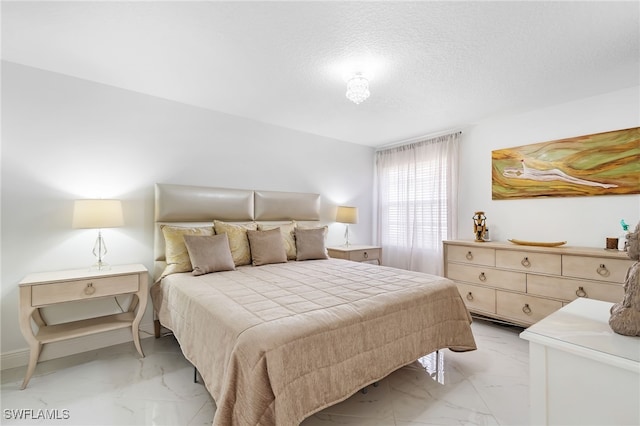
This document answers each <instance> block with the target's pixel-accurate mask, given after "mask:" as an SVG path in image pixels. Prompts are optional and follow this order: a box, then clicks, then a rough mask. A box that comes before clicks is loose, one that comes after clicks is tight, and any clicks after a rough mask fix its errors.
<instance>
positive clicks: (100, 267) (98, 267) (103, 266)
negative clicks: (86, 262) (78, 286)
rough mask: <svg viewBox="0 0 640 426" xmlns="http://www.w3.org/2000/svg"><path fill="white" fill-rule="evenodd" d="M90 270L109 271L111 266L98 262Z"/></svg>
mask: <svg viewBox="0 0 640 426" xmlns="http://www.w3.org/2000/svg"><path fill="white" fill-rule="evenodd" d="M89 270H90V271H109V270H111V265H109V264H108V263H107V262H103V261H98V262H96V263H94V264H93V265H91V268H89Z"/></svg>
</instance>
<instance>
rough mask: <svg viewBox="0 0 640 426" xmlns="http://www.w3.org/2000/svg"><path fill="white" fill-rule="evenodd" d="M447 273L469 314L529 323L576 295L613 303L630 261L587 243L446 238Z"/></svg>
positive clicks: (445, 261)
mask: <svg viewBox="0 0 640 426" xmlns="http://www.w3.org/2000/svg"><path fill="white" fill-rule="evenodd" d="M443 244H444V271H445V276H446V277H447V278H450V279H452V280H454V281H455V282H456V284H457V285H458V290H459V291H460V294H461V295H462V298H463V299H464V301H465V303H466V305H467V308H468V309H469V311H470V312H472V313H473V314H476V315H480V316H483V317H487V318H493V319H496V320H499V321H505V322H509V323H512V324H517V325H522V326H529V325H531V324H534V323H536V322H537V321H539V320H541V319H542V318H544V317H546V316H547V315H549V314H551V313H552V312H554V311H556V310H558V309H560V308H561V307H562V306H563V305H565V304H567V303H569V302H571V301H572V300H574V299H576V298H578V297H588V298H592V299H599V300H605V301H608V302H617V301H619V300H621V298H622V295H623V293H624V290H623V288H622V283H623V282H624V279H625V274H626V271H627V269H628V268H629V267H630V266H631V264H632V261H631V260H629V258H628V257H627V256H626V255H625V253H624V252H619V251H609V250H603V249H601V248H588V247H570V246H562V247H540V246H519V245H513V244H510V243H506V242H486V243H484V244H483V245H482V246H478V245H477V244H476V243H475V241H471V240H451V241H444V242H443Z"/></svg>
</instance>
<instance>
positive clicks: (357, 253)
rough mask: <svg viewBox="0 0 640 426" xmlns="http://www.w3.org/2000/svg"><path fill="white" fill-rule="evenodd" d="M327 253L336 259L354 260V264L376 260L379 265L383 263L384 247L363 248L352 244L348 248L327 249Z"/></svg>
mask: <svg viewBox="0 0 640 426" xmlns="http://www.w3.org/2000/svg"><path fill="white" fill-rule="evenodd" d="M327 252H328V253H329V256H330V257H333V258H334V259H346V260H353V261H354V262H367V261H372V260H375V261H376V262H378V265H380V264H381V262H382V247H380V246H361V245H354V244H350V245H348V246H335V247H327Z"/></svg>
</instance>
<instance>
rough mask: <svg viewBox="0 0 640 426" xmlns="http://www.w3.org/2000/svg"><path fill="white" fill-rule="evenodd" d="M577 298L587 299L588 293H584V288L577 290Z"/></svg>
mask: <svg viewBox="0 0 640 426" xmlns="http://www.w3.org/2000/svg"><path fill="white" fill-rule="evenodd" d="M576 296H578V297H587V292H586V291H584V287H578V289H577V290H576Z"/></svg>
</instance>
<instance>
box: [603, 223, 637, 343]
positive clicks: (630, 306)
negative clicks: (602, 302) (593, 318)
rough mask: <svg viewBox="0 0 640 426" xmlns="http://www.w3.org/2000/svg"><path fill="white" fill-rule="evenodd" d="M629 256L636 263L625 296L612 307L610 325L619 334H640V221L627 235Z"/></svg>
mask: <svg viewBox="0 0 640 426" xmlns="http://www.w3.org/2000/svg"><path fill="white" fill-rule="evenodd" d="M625 239H626V241H627V244H626V245H625V247H626V249H627V251H626V253H627V256H629V259H631V260H633V261H634V263H633V265H631V266H630V267H629V271H627V276H626V278H625V281H624V298H623V299H622V302H618V303H616V304H614V305H613V306H612V307H611V317H610V318H609V325H610V326H611V329H612V330H613V331H615V332H616V333H618V334H624V335H626V336H640V223H638V225H637V226H636V229H635V231H633V232H630V233H628V234H627V235H626V238H625Z"/></svg>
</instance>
